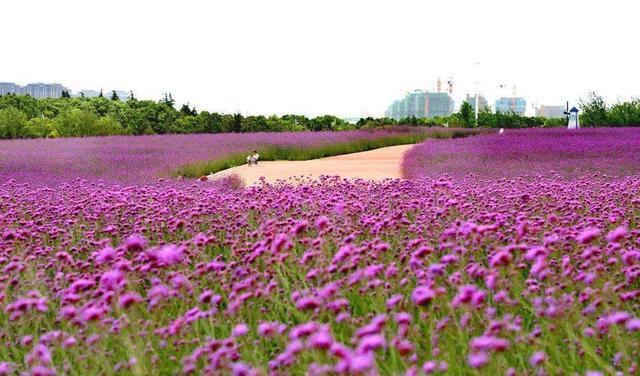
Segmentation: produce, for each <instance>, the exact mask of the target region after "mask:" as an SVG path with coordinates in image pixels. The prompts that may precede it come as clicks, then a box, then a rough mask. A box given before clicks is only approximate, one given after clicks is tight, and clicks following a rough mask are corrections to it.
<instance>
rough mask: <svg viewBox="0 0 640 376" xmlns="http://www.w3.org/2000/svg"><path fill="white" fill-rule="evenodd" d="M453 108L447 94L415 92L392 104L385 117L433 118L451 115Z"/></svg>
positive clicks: (397, 118) (399, 118)
mask: <svg viewBox="0 0 640 376" xmlns="http://www.w3.org/2000/svg"><path fill="white" fill-rule="evenodd" d="M453 107H454V101H453V99H452V98H451V96H450V95H449V93H446V92H435V93H433V92H427V91H422V90H416V91H413V92H410V93H407V95H405V97H404V98H403V99H400V100H397V101H395V102H393V104H392V105H391V106H389V108H388V109H387V111H386V112H385V115H386V116H387V117H390V118H392V119H395V120H401V119H404V118H410V117H416V118H418V119H421V118H433V117H436V116H449V115H451V114H452V113H453Z"/></svg>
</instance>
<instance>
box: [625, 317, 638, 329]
mask: <svg viewBox="0 0 640 376" xmlns="http://www.w3.org/2000/svg"><path fill="white" fill-rule="evenodd" d="M625 327H626V328H627V330H628V331H630V332H638V331H640V319H631V320H629V321H627V323H626V325H625Z"/></svg>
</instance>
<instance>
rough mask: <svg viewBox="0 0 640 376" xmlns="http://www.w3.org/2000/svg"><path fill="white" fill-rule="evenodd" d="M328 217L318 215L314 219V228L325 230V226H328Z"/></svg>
mask: <svg viewBox="0 0 640 376" xmlns="http://www.w3.org/2000/svg"><path fill="white" fill-rule="evenodd" d="M329 223H330V222H329V218H327V217H326V216H324V215H322V216H320V217H318V219H316V223H315V225H316V229H317V230H318V231H322V230H325V229H326V228H327V227H329Z"/></svg>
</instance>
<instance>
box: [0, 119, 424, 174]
mask: <svg viewBox="0 0 640 376" xmlns="http://www.w3.org/2000/svg"><path fill="white" fill-rule="evenodd" d="M408 131H410V132H425V131H427V132H428V131H430V130H428V129H406V128H402V129H399V130H375V131H345V132H289V133H277V134H274V133H226V134H192V135H154V136H111V137H86V138H64V139H37V140H0V183H3V182H5V181H7V180H10V179H15V180H17V181H20V182H28V183H30V184H32V185H39V186H55V185H59V184H61V183H65V182H71V181H73V180H75V179H78V178H80V179H85V180H89V181H98V180H101V181H105V182H107V183H120V184H138V183H149V182H154V181H156V180H157V179H158V178H159V177H163V176H167V174H168V173H170V172H172V171H174V170H175V169H176V168H179V167H180V166H184V165H186V164H189V163H193V162H199V161H207V160H213V159H216V158H220V157H223V156H225V155H228V154H231V153H241V152H249V151H250V150H254V149H258V150H260V149H261V148H264V147H265V146H267V145H276V146H296V147H307V146H308V147H312V146H320V145H325V144H333V143H339V142H349V141H354V140H361V139H375V138H378V137H385V136H389V135H392V134H394V133H396V132H408Z"/></svg>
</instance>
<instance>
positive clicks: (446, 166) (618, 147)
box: [402, 128, 640, 178]
mask: <svg viewBox="0 0 640 376" xmlns="http://www.w3.org/2000/svg"><path fill="white" fill-rule="evenodd" d="M402 167H403V173H404V175H405V177H408V178H420V177H423V176H429V177H439V176H442V175H443V174H449V175H451V176H455V177H462V176H467V175H475V176H478V177H480V178H515V177H518V176H523V175H537V174H544V175H547V176H553V175H559V176H563V177H568V178H576V177H581V176H584V175H587V174H593V173H596V172H598V173H600V174H606V175H608V176H631V175H635V174H638V173H640V129H638V128H585V129H580V130H579V131H575V130H568V129H522V130H510V129H509V130H507V131H506V132H505V133H503V134H501V135H498V134H491V135H482V136H477V137H469V138H459V139H455V140H427V141H425V142H423V143H422V144H420V145H418V146H416V147H415V148H413V149H412V150H410V151H409V152H407V154H406V156H405V159H404V163H403V166H402Z"/></svg>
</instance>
